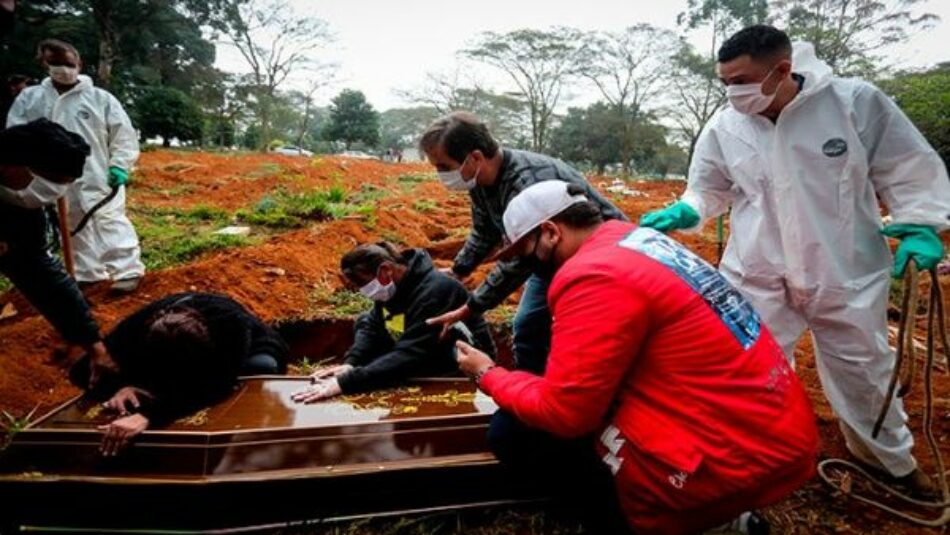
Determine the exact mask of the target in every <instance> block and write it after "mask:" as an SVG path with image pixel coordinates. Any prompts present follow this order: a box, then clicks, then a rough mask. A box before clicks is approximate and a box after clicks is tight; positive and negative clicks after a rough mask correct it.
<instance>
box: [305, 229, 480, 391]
mask: <svg viewBox="0 0 950 535" xmlns="http://www.w3.org/2000/svg"><path fill="white" fill-rule="evenodd" d="M340 268H341V270H342V272H343V275H344V277H346V279H347V280H348V281H349V282H350V284H351V285H353V287H355V288H359V291H360V293H362V294H363V295H364V296H366V297H368V298H370V299H372V300H373V301H374V302H375V304H374V306H373V308H372V310H370V311H369V312H366V313H365V314H363V315H362V316H360V317H359V319H358V320H357V321H356V338H355V341H354V343H353V346H352V347H351V348H350V349H349V351H347V352H346V355H344V364H340V365H338V366H332V367H330V368H327V369H324V370H320V371H318V372H316V373H314V374H313V376H312V379H313V382H314V384H313V386H312V387H310V388H308V389H306V390H304V391H302V392H298V393H296V394H294V396H293V399H294V401H297V402H301V403H313V402H315V401H318V400H321V399H326V398H330V397H333V396H337V395H340V394H355V393H359V392H366V391H369V390H375V389H379V388H386V387H390V386H394V385H396V384H399V383H401V382H403V381H405V380H406V379H408V378H410V377H420V376H430V377H431V376H436V375H446V374H453V373H457V372H458V364H457V363H456V360H455V352H454V346H453V343H454V340H457V339H464V338H468V337H471V339H472V343H474V344H475V345H476V346H478V347H480V348H482V350H483V351H486V352H488V353H489V354H492V355H493V354H494V350H495V346H494V343H493V342H492V339H491V335H490V333H489V331H488V325H487V324H486V323H485V320H484V319H482V318H481V317H480V316H479V317H473V318H471V319H469V320H466V322H465V324H464V327H462V326H461V325H457V326H456V327H455V330H454V333H455V334H456V337H455V338H454V339H453V338H447V339H440V336H439V335H440V332H441V329H440V327H439V326H438V325H436V326H431V325H426V322H425V320H426V319H427V318H431V317H433V316H438V315H440V314H442V313H444V312H448V311H450V310H454V309H456V308H458V307H460V306H462V305H464V304H465V303H466V302H467V301H468V298H469V293H468V291H467V290H466V289H465V287H464V286H463V285H462V283H461V282H459V281H458V280H456V279H454V278H452V277H450V276H448V275H446V274H445V273H442V272H440V271H439V270H437V269H436V268H435V266H433V264H432V259H431V258H430V257H429V254H428V253H426V252H425V251H424V250H422V249H407V250H405V251H402V252H399V251H397V250H396V249H395V248H394V247H393V246H392V245H391V244H389V243H387V242H379V243H374V244H366V245H361V246H359V247H357V248H355V249H354V250H352V251H350V252H349V253H347V254H346V255H344V256H343V259H342V260H341V262H340ZM400 315H402V316H403V327H404V328H403V332H402V335H401V336H399V337H398V339H395V340H394V339H393V336H392V335H391V334H390V332H389V329H388V328H387V324H386V323H387V321H388V320H390V319H391V318H394V317H398V316H400Z"/></svg>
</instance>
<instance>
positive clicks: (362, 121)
mask: <svg viewBox="0 0 950 535" xmlns="http://www.w3.org/2000/svg"><path fill="white" fill-rule="evenodd" d="M326 139H328V140H330V141H342V142H343V143H344V145H345V146H346V149H347V150H349V149H350V146H351V145H352V144H353V143H355V142H357V141H362V142H363V143H365V144H366V145H369V146H371V147H375V146H376V144H377V143H378V142H379V113H377V112H376V110H374V109H373V106H372V105H370V103H369V102H367V101H366V96H365V95H363V93H362V92H360V91H354V90H352V89H344V90H343V91H342V92H340V94H339V95H337V96H336V97H335V98H334V99H333V102H332V104H331V105H330V122H329V124H328V125H327V129H326Z"/></svg>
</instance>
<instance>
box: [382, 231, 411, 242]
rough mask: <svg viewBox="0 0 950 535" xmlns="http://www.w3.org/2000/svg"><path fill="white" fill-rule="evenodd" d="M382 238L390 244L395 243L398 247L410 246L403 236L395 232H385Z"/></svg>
mask: <svg viewBox="0 0 950 535" xmlns="http://www.w3.org/2000/svg"><path fill="white" fill-rule="evenodd" d="M382 238H383V239H384V240H386V241H388V242H389V243H394V244H396V245H408V244H407V243H406V239H405V238H404V237H403V235H402V234H400V233H398V232H396V231H394V230H384V231H383V234H382Z"/></svg>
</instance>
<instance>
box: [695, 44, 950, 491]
mask: <svg viewBox="0 0 950 535" xmlns="http://www.w3.org/2000/svg"><path fill="white" fill-rule="evenodd" d="M794 50H795V53H794V54H793V58H792V71H793V72H795V73H798V74H800V75H802V76H804V85H803V87H802V90H801V92H800V93H799V94H798V95H797V96H796V97H795V98H794V100H792V101H791V102H790V103H789V104H788V105H787V106H786V107H785V108H784V109H783V110H782V112H781V114H780V115H779V117H778V119H777V121H776V122H775V123H772V121H770V120H769V119H767V118H765V117H762V116H759V115H756V116H751V115H744V114H742V113H739V112H737V111H736V110H735V109H733V108H731V107H729V106H727V107H725V108H724V109H722V110H720V111H719V112H718V113H717V114H716V115H715V116H714V117H713V118H712V120H711V121H710V122H709V124H708V125H707V126H706V128H705V130H704V131H703V133H702V135H701V136H700V138H699V140H698V142H697V145H696V151H695V155H694V157H693V161H692V164H691V165H690V169H689V182H688V185H687V189H686V192H685V193H684V194H683V197H682V200H683V201H684V202H686V203H688V204H689V205H690V206H692V207H693V208H694V209H695V210H696V211H697V212H698V213H699V214H700V216H701V218H702V220H705V219H708V218H712V217H716V216H719V215H721V214H723V213H724V212H725V211H726V210H727V209H729V207H730V206H731V207H732V212H731V216H730V217H731V220H730V221H731V222H730V225H731V229H732V230H731V234H730V236H729V242H728V245H727V247H726V250H725V254H724V256H723V259H722V263H721V266H720V270H721V271H722V273H723V275H724V276H725V277H726V278H727V279H728V280H729V281H730V282H731V283H732V284H733V285H735V286H736V287H737V288H739V289H740V290H741V291H742V292H743V293H744V294H745V295H746V296H747V297H748V299H749V300H751V301H752V303H753V304H754V305H755V307H756V308H757V309H758V311H759V313H760V314H761V315H762V317H763V319H764V321H765V323H766V325H767V326H768V327H769V328H770V330H771V331H772V333H773V335H774V336H775V338H776V339H777V340H778V342H779V343H780V344H781V345H782V348H783V349H784V351H785V354H786V356H787V357H788V358H789V360H792V358H793V351H794V349H795V345H796V343H797V341H798V339H799V338H800V337H801V335H802V333H803V331H804V330H805V328H809V329H811V332H812V336H813V340H814V342H815V347H816V355H815V358H816V364H817V369H818V376H819V378H820V380H821V384H822V387H823V388H824V392H825V396H827V398H828V401H829V403H830V404H831V407H832V408H833V409H834V411H835V412H836V413H837V415H838V417H839V418H840V420H841V421H842V422H843V425H842V426H841V427H842V430H843V431H844V433H845V437H846V438H847V439H848V445H849V448H850V449H851V451H852V452H855V454H856V455H857V456H858V457H859V458H861V459H862V460H866V461H869V462H874V461H877V462H876V463H875V464H878V465H879V466H882V467H884V468H886V469H887V470H888V471H889V472H890V473H891V474H892V475H894V476H897V477H900V476H904V475H906V474H909V473H910V472H912V471H913V470H914V468H915V467H916V462H915V461H914V459H913V457H912V455H911V446H912V445H913V437H912V436H911V433H910V430H909V429H908V428H907V425H906V420H907V415H906V413H905V412H904V410H903V405H902V404H901V402H900V400H895V402H894V403H893V404H892V405H891V408H890V412H889V413H888V415H887V417H886V419H885V422H884V428H883V430H882V431H881V434H880V435H879V436H878V438H877V440H872V439H871V430H872V427H873V425H874V420H875V419H876V417H877V414H878V413H879V411H880V409H881V406H882V405H883V403H884V396H885V393H886V389H887V383H888V380H889V379H890V375H891V371H892V369H893V366H894V355H893V351H892V350H891V349H890V347H889V346H888V340H887V318H886V312H887V305H888V287H889V284H890V267H891V263H892V260H891V254H890V250H889V249H888V246H887V242H886V241H885V238H884V237H883V236H882V235H881V234H880V233H879V231H880V229H881V228H882V224H881V213H880V209H879V204H878V196H879V197H880V199H881V200H882V201H883V202H884V203H885V204H886V205H887V207H888V209H889V211H890V214H891V215H892V217H893V221H894V223H913V224H919V225H929V226H931V227H933V228H934V229H935V230H937V231H941V230H944V229H946V228H947V227H948V223H950V220H948V217H950V182H948V178H947V171H946V168H945V167H944V164H943V162H942V161H941V159H940V158H939V156H938V155H937V154H936V153H935V152H934V150H933V149H932V148H931V147H930V145H929V144H928V143H927V141H926V140H925V139H924V137H923V136H922V135H921V134H920V132H918V131H917V129H916V128H915V127H914V126H913V124H911V122H910V121H909V120H908V119H907V117H906V116H905V115H904V114H903V113H902V112H901V111H900V109H898V107H897V106H896V105H895V104H894V102H893V101H892V100H891V99H890V98H888V97H887V95H885V94H884V93H882V92H881V91H880V90H879V89H877V88H876V87H874V86H872V85H871V84H868V83H866V82H863V81H861V80H856V79H841V78H835V77H833V76H832V74H831V69H830V68H829V67H828V66H827V65H826V64H825V63H823V62H821V61H820V60H818V59H817V58H816V57H815V54H814V49H813V48H812V47H811V45H809V44H806V43H800V44H798V43H797V44H796V46H795V47H794ZM861 452H864V454H863V455H862V453H861ZM868 454H871V455H873V458H871V459H868V458H867V456H868Z"/></svg>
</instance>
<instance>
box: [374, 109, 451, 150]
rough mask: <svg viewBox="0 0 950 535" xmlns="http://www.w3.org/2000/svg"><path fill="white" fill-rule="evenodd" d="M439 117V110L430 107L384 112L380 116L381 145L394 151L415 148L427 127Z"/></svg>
mask: <svg viewBox="0 0 950 535" xmlns="http://www.w3.org/2000/svg"><path fill="white" fill-rule="evenodd" d="M439 115H440V113H439V111H438V110H436V109H435V108H432V107H429V106H417V107H414V108H394V109H390V110H386V111H384V112H383V113H381V114H380V116H379V137H380V145H381V146H383V147H386V148H393V149H405V148H409V147H412V146H414V145H415V144H416V142H417V140H418V139H419V136H420V135H421V134H422V132H424V131H425V129H426V127H428V126H429V125H430V124H432V121H434V120H435V119H436V118H437V117H438V116H439Z"/></svg>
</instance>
